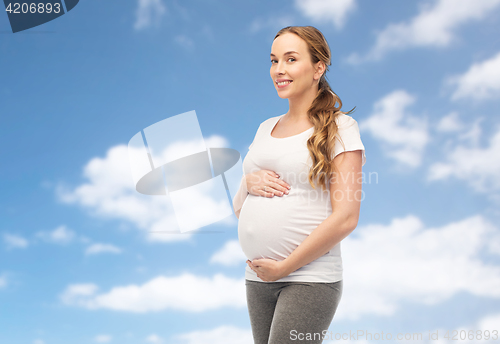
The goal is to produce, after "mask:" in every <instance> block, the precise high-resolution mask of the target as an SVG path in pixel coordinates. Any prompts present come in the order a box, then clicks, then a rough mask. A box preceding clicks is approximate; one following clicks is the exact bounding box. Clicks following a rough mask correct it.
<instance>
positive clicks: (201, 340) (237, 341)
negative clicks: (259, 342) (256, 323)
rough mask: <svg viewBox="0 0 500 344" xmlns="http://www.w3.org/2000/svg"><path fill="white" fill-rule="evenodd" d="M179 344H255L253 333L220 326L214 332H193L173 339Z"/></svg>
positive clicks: (248, 330) (247, 330)
mask: <svg viewBox="0 0 500 344" xmlns="http://www.w3.org/2000/svg"><path fill="white" fill-rule="evenodd" d="M173 339H174V340H175V342H176V343H179V344H253V343H254V340H253V336H252V331H251V330H250V329H241V328H237V327H234V326H227V325H223V326H219V327H217V328H214V329H212V330H205V331H193V332H189V333H183V334H178V335H175V336H174V337H173Z"/></svg>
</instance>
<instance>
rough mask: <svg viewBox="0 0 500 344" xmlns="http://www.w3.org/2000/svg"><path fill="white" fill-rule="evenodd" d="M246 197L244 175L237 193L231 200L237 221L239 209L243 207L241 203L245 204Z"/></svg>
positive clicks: (246, 190)
mask: <svg viewBox="0 0 500 344" xmlns="http://www.w3.org/2000/svg"><path fill="white" fill-rule="evenodd" d="M247 196H248V189H247V183H246V178H245V175H243V176H242V177H241V183H240V188H239V189H238V192H236V195H235V196H234V198H233V210H234V214H235V215H236V217H237V218H238V220H239V219H240V211H241V207H242V206H243V203H244V202H245V199H246V198H247Z"/></svg>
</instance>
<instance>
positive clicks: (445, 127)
mask: <svg viewBox="0 0 500 344" xmlns="http://www.w3.org/2000/svg"><path fill="white" fill-rule="evenodd" d="M463 128H464V124H463V123H462V121H461V120H460V118H459V115H458V113H457V112H456V111H453V112H450V113H449V114H448V115H446V116H444V117H442V118H441V119H440V120H439V122H438V124H437V126H436V130H437V131H442V132H454V131H460V130H462V129H463Z"/></svg>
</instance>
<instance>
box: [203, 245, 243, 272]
mask: <svg viewBox="0 0 500 344" xmlns="http://www.w3.org/2000/svg"><path fill="white" fill-rule="evenodd" d="M246 260H247V257H246V256H245V254H244V253H243V251H242V249H241V246H240V243H239V241H238V240H229V241H227V242H226V243H225V244H224V246H223V247H222V248H221V249H220V250H219V251H217V252H215V253H214V254H213V255H212V257H211V258H210V263H212V264H213V263H218V264H222V265H225V266H234V265H238V264H241V263H245V261H246Z"/></svg>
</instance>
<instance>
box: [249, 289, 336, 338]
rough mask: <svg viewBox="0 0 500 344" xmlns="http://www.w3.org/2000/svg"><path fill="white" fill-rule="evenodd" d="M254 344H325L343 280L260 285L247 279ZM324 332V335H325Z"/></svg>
mask: <svg viewBox="0 0 500 344" xmlns="http://www.w3.org/2000/svg"><path fill="white" fill-rule="evenodd" d="M245 286H246V294H247V305H248V313H249V315H250V323H251V326H252V334H253V338H254V343H255V344H287V343H314V344H317V343H322V342H323V337H324V335H325V334H326V331H325V330H328V327H329V326H330V323H331V322H332V320H333V315H334V314H335V311H336V310H337V306H338V304H339V302H340V298H341V297H342V286H343V281H342V280H340V281H338V282H333V283H320V282H260V281H252V280H247V279H245ZM323 331H325V332H323Z"/></svg>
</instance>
